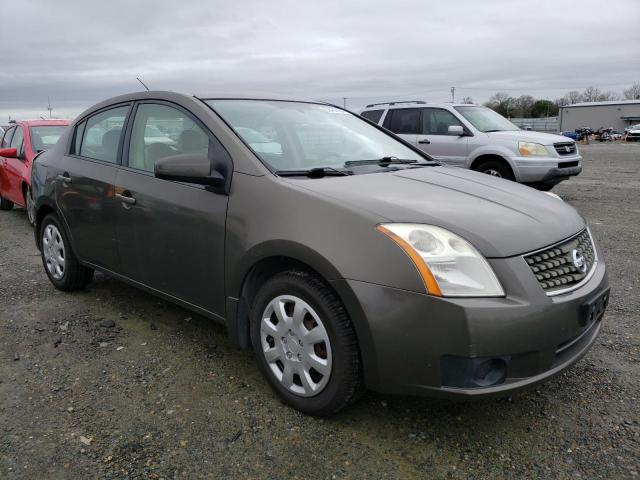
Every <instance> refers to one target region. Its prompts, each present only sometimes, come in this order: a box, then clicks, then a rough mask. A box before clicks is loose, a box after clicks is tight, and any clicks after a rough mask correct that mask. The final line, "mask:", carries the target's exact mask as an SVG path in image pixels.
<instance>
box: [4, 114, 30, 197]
mask: <svg viewBox="0 0 640 480" xmlns="http://www.w3.org/2000/svg"><path fill="white" fill-rule="evenodd" d="M7 148H15V149H16V151H17V152H18V156H17V157H6V158H2V160H1V161H2V170H3V172H2V176H3V178H2V196H3V197H4V198H6V199H7V200H9V201H11V202H13V203H16V204H18V205H20V206H24V196H23V195H22V178H23V176H24V171H25V169H26V166H25V154H24V130H23V127H22V126H21V125H18V126H17V127H15V132H14V134H13V137H12V138H11V142H10V144H9V145H8V146H7Z"/></svg>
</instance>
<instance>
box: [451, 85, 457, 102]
mask: <svg viewBox="0 0 640 480" xmlns="http://www.w3.org/2000/svg"><path fill="white" fill-rule="evenodd" d="M451 103H456V87H451Z"/></svg>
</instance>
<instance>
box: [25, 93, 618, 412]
mask: <svg viewBox="0 0 640 480" xmlns="http://www.w3.org/2000/svg"><path fill="white" fill-rule="evenodd" d="M149 131H153V132H155V133H154V135H152V136H149V135H148V134H147V133H146V132H149ZM32 185H33V187H32V190H33V195H34V200H35V205H36V226H35V237H36V243H37V246H38V248H39V249H40V251H41V253H42V261H43V266H44V270H45V272H46V273H47V275H48V277H49V279H50V280H51V282H52V283H53V285H54V286H55V287H57V288H59V289H61V290H65V291H71V290H77V289H82V288H84V287H85V286H86V285H87V284H88V283H89V282H91V280H92V277H93V273H94V271H95V270H98V271H100V272H103V273H105V274H107V275H110V276H113V277H115V278H117V279H120V280H122V281H124V282H127V283H129V284H131V285H132V286H134V287H137V288H141V289H144V290H147V291H149V292H151V293H153V294H156V295H159V296H161V297H163V298H166V299H168V300H170V301H173V302H176V303H178V304H180V305H183V306H184V307H186V308H188V309H191V310H193V311H196V312H198V313H200V314H202V315H204V316H206V317H209V318H211V319H213V320H215V321H218V322H221V323H223V324H225V325H226V327H227V329H228V332H229V337H230V339H231V341H232V342H233V343H235V344H237V345H238V346H240V347H244V348H252V349H253V351H254V353H255V356H256V359H257V363H258V365H259V368H260V369H261V370H262V372H263V373H264V375H265V377H266V379H267V381H268V382H269V383H270V384H271V386H272V387H273V389H274V390H275V391H276V392H277V393H278V394H279V395H280V397H281V398H282V399H283V400H284V401H285V402H287V403H288V404H290V405H292V406H294V407H295V408H297V409H299V410H301V411H303V412H306V413H309V414H313V415H330V414H332V413H335V412H336V411H338V410H340V409H341V408H343V407H345V406H346V405H348V404H349V403H351V402H352V401H354V400H355V399H356V398H357V395H358V393H359V392H361V391H362V390H363V388H365V387H366V388H370V389H373V390H376V391H379V392H386V393H402V394H418V395H422V394H429V395H445V396H450V397H458V398H468V397H475V396H488V395H489V396H492V395H504V394H506V393H510V392H512V391H514V390H517V389H520V388H523V387H526V386H530V385H532V384H535V383H538V382H540V381H543V380H545V379H548V378H549V377H551V376H552V375H554V374H556V373H558V372H560V371H561V370H563V369H564V368H566V367H568V366H569V365H571V364H572V363H574V362H575V361H576V360H578V359H579V358H580V357H581V356H582V355H584V354H585V353H586V351H587V350H588V349H589V347H590V346H591V345H592V344H593V342H594V341H595V339H596V337H597V336H598V333H599V331H600V328H601V319H602V317H603V313H604V309H605V307H606V305H607V302H608V295H609V289H608V283H607V277H606V273H605V265H604V262H603V259H602V252H601V251H600V250H599V249H598V247H597V245H596V243H595V242H594V239H593V238H592V236H591V233H590V231H589V228H588V226H587V225H586V223H585V221H584V219H583V218H582V217H581V216H580V215H579V214H578V212H576V211H575V210H574V209H573V208H572V207H571V206H569V205H567V204H566V203H564V202H563V201H562V200H561V199H559V198H558V197H555V196H552V195H548V194H545V193H541V192H538V191H536V190H533V189H531V188H529V187H526V186H523V185H519V184H516V183H513V182H508V181H505V180H502V179H499V178H493V177H490V176H488V175H483V174H481V173H477V172H472V171H467V170H461V169H456V168H452V167H445V166H441V165H440V164H439V163H438V162H436V161H433V160H432V159H431V158H430V157H429V156H428V155H427V154H426V153H423V152H421V151H420V150H418V149H416V148H414V147H413V146H411V145H410V144H408V143H407V142H405V141H403V140H402V139H399V138H398V137H395V136H394V135H393V134H391V133H390V132H388V131H386V130H384V129H383V128H381V127H378V126H375V125H372V124H371V123H369V122H367V121H365V120H363V119H362V118H360V117H358V116H357V115H354V114H351V113H350V112H348V111H345V110H343V109H340V108H337V107H335V106H332V105H328V104H323V103H318V102H310V101H294V100H291V99H282V98H273V97H266V98H254V97H251V98H249V97H242V96H227V97H223V96H199V97H194V96H186V95H181V94H177V93H169V92H143V93H136V94H130V95H125V96H121V97H117V98H113V99H110V100H107V101H105V102H102V103H100V104H98V105H96V106H94V107H92V108H90V109H88V110H87V111H85V112H84V113H82V114H81V115H80V116H79V117H78V118H77V119H76V120H75V121H74V122H73V124H72V125H71V127H70V128H69V129H68V132H67V133H66V134H65V135H63V137H62V138H61V139H60V141H59V142H58V143H57V145H56V146H55V147H54V148H53V149H51V150H49V151H47V152H46V153H44V154H43V155H41V156H40V157H39V158H38V160H37V161H36V162H35V165H34V167H33V174H32Z"/></svg>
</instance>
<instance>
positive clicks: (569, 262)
mask: <svg viewBox="0 0 640 480" xmlns="http://www.w3.org/2000/svg"><path fill="white" fill-rule="evenodd" d="M524 259H525V261H526V262H527V265H529V268H530V269H531V272H532V273H533V274H534V275H535V277H536V280H538V283H540V286H541V287H542V289H543V290H544V291H545V292H547V293H553V292H555V291H559V290H565V289H568V288H571V287H572V286H575V285H578V284H579V283H580V282H582V280H584V279H585V278H586V277H587V275H589V273H590V272H591V269H592V268H593V266H594V264H595V261H596V254H595V249H594V247H593V242H592V240H591V235H590V234H589V231H588V230H586V229H585V230H583V231H582V232H580V233H579V234H578V235H576V236H574V237H572V238H570V239H568V240H565V241H564V242H562V243H560V244H558V245H555V246H552V247H549V248H547V249H545V250H542V251H539V252H535V253H531V254H529V255H525V256H524ZM583 265H586V266H583Z"/></svg>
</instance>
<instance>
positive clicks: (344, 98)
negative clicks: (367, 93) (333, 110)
mask: <svg viewBox="0 0 640 480" xmlns="http://www.w3.org/2000/svg"><path fill="white" fill-rule="evenodd" d="M342 108H344V109H346V108H347V97H342Z"/></svg>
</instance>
